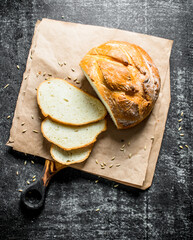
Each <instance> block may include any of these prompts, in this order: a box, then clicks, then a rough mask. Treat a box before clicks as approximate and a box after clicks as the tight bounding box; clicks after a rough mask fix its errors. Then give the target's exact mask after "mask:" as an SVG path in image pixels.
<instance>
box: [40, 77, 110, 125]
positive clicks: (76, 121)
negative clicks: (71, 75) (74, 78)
mask: <svg viewBox="0 0 193 240" xmlns="http://www.w3.org/2000/svg"><path fill="white" fill-rule="evenodd" d="M37 101H38V105H39V107H40V109H41V111H42V114H43V115H44V116H45V117H47V116H49V117H50V118H51V119H53V120H54V121H57V122H60V123H64V124H68V125H77V126H80V125H84V124H88V123H92V122H97V121H99V120H101V119H103V118H104V117H105V115H106V114H107V111H106V109H105V107H104V106H103V104H102V103H101V102H100V101H99V100H98V99H97V98H95V97H93V96H91V95H89V94H88V93H85V92H84V91H82V90H81V89H79V88H77V87H75V86H74V85H72V84H70V83H68V82H67V81H65V80H63V79H57V78H56V79H49V80H47V81H44V82H42V83H41V84H40V86H39V87H38V89H37Z"/></svg>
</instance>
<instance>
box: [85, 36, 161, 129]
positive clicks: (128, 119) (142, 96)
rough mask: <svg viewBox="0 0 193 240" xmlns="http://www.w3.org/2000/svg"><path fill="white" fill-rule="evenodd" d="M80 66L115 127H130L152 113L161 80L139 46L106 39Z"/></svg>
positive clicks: (156, 70) (151, 62) (91, 51)
mask: <svg viewBox="0 0 193 240" xmlns="http://www.w3.org/2000/svg"><path fill="white" fill-rule="evenodd" d="M80 67H81V68H82V70H83V72H84V73H85V75H86V76H87V78H88V80H89V82H90V83H91V84H93V85H94V86H95V88H96V89H97V91H98V92H97V94H98V95H99V97H100V98H101V100H103V102H104V104H105V106H106V107H107V110H108V111H109V113H110V115H111V117H112V118H113V120H114V122H115V125H116V126H117V128H118V129H126V128H130V127H133V126H135V125H137V124H138V123H140V122H141V121H143V120H144V119H145V118H146V117H147V116H148V115H149V114H150V113H151V111H152V109H153V107H154V105H155V102H156V100H157V98H158V95H159V91H160V86H161V80H160V76H159V72H158V69H157V67H156V66H155V64H154V63H153V61H152V59H151V58H150V56H149V55H148V54H147V53H146V52H145V50H143V49H142V48H141V47H139V46H137V45H135V44H130V43H128V42H123V41H113V40H112V41H108V42H106V43H104V44H102V45H100V46H98V47H95V48H93V49H91V50H90V51H89V52H88V53H87V54H86V55H85V56H84V58H83V59H82V60H81V62H80Z"/></svg>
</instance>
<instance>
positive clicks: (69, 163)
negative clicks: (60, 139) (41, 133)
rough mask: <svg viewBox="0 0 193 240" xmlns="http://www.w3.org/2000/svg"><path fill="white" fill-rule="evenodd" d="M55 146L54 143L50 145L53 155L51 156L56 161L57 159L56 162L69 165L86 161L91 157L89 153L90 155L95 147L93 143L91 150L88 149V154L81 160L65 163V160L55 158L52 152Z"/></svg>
mask: <svg viewBox="0 0 193 240" xmlns="http://www.w3.org/2000/svg"><path fill="white" fill-rule="evenodd" d="M53 146H54V144H52V145H51V147H50V155H51V157H52V158H53V159H54V161H56V162H58V163H61V164H62V165H65V166H68V165H71V164H76V163H81V162H84V161H85V160H86V159H87V158H88V157H89V155H90V153H91V151H92V148H93V144H92V146H91V148H90V150H89V151H88V154H87V156H86V157H85V158H83V159H81V160H79V161H76V162H66V163H64V162H61V161H59V160H57V159H55V158H54V155H53V153H52V149H53Z"/></svg>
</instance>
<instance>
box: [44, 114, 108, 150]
mask: <svg viewBox="0 0 193 240" xmlns="http://www.w3.org/2000/svg"><path fill="white" fill-rule="evenodd" d="M106 128H107V127H106V120H105V119H103V120H101V121H99V122H96V123H91V124H88V125H84V126H79V127H77V126H76V127H75V126H69V125H64V124H60V123H57V122H54V121H52V120H51V119H49V118H46V119H45V120H44V121H43V122H42V125H41V131H42V134H43V136H44V137H45V138H46V139H47V140H48V141H49V142H51V143H54V144H55V145H57V146H58V147H60V148H62V149H64V150H72V149H78V148H83V147H86V146H88V145H90V144H91V143H93V142H95V141H96V138H97V136H98V135H99V134H100V133H101V132H103V131H105V130H106Z"/></svg>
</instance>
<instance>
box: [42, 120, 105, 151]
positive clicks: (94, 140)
mask: <svg viewBox="0 0 193 240" xmlns="http://www.w3.org/2000/svg"><path fill="white" fill-rule="evenodd" d="M48 118H49V117H48ZM46 119H47V118H45V119H44V120H43V121H42V124H41V133H42V135H43V136H44V137H45V139H47V140H48V142H50V143H52V144H55V145H56V146H58V147H59V148H62V149H63V150H65V151H70V150H75V149H79V148H84V147H87V146H89V145H91V144H93V143H94V142H96V140H97V137H98V136H99V134H101V133H102V132H104V131H106V130H107V120H106V119H104V121H105V126H104V128H103V129H102V130H101V131H100V132H99V133H98V134H97V135H96V136H95V138H94V139H93V141H92V142H89V143H87V144H85V145H82V146H80V147H77V148H64V147H63V146H61V145H60V144H56V143H55V142H53V141H51V140H50V139H49V138H48V137H47V136H46V135H45V133H44V131H43V124H44V122H45V121H46ZM50 119H51V118H50ZM51 120H52V119H51ZM59 124H61V123H59ZM91 124H92V123H91Z"/></svg>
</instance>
